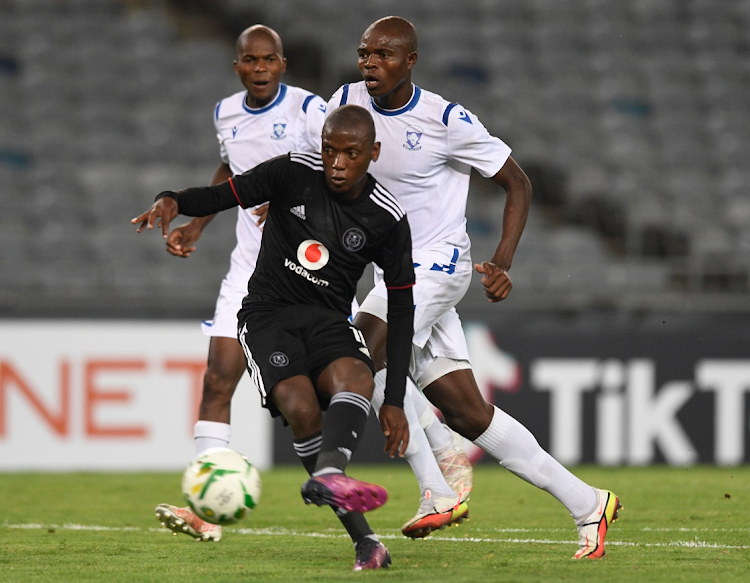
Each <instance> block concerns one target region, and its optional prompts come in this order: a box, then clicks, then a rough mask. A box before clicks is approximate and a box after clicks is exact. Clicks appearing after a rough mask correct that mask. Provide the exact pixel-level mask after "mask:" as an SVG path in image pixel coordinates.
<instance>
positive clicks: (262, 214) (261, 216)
mask: <svg viewBox="0 0 750 583" xmlns="http://www.w3.org/2000/svg"><path fill="white" fill-rule="evenodd" d="M250 214H252V215H255V216H256V217H258V220H257V221H255V224H256V225H258V226H259V227H260V230H261V231H262V230H263V227H262V226H261V225H263V223H265V222H266V219H267V218H268V203H267V202H264V203H263V204H262V205H260V206H259V207H258V208H256V209H253V210H252V211H251V212H250Z"/></svg>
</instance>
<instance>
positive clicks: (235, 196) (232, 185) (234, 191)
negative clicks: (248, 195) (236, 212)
mask: <svg viewBox="0 0 750 583" xmlns="http://www.w3.org/2000/svg"><path fill="white" fill-rule="evenodd" d="M229 186H231V187H232V192H233V193H234V198H236V199H237V202H238V203H239V205H240V206H241V207H242V208H245V205H244V204H242V201H241V200H240V197H239V196H237V191H236V190H235V189H234V182H232V179H231V178H229Z"/></svg>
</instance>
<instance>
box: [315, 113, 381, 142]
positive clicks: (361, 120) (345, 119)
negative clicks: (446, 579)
mask: <svg viewBox="0 0 750 583" xmlns="http://www.w3.org/2000/svg"><path fill="white" fill-rule="evenodd" d="M336 130H353V131H355V132H357V133H358V134H359V135H360V137H361V138H362V139H363V140H367V141H368V142H369V143H370V144H374V143H375V122H374V121H373V120H372V116H371V115H370V112H369V111H367V110H366V109H365V108H364V107H360V106H359V105H352V104H348V105H342V106H341V107H339V108H338V109H336V110H335V111H334V112H333V113H332V114H331V115H329V116H328V119H326V122H325V124H324V125H323V131H324V132H325V131H336Z"/></svg>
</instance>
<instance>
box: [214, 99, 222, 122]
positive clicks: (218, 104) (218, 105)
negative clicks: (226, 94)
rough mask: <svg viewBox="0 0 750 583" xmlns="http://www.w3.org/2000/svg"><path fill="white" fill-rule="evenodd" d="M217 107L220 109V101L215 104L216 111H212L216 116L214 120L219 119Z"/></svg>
mask: <svg viewBox="0 0 750 583" xmlns="http://www.w3.org/2000/svg"><path fill="white" fill-rule="evenodd" d="M219 109H221V101H219V103H217V104H216V111H215V112H214V116H216V121H219Z"/></svg>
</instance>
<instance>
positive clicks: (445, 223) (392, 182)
mask: <svg viewBox="0 0 750 583" xmlns="http://www.w3.org/2000/svg"><path fill="white" fill-rule="evenodd" d="M347 103H351V104H354V105H360V106H362V107H364V108H365V109H367V110H368V111H369V112H370V113H371V114H372V117H373V119H374V120H375V133H376V139H377V141H379V142H380V144H381V146H380V158H379V159H378V160H377V161H376V162H372V163H371V164H370V173H371V174H372V175H373V176H374V177H375V178H376V179H377V180H378V181H379V182H380V183H381V184H383V186H385V187H386V188H387V189H388V191H390V192H391V193H392V194H393V195H394V196H395V197H396V198H397V199H398V202H399V203H400V204H401V206H402V207H403V208H404V210H405V211H406V214H407V216H408V217H409V225H410V227H411V236H412V247H413V249H423V248H426V247H429V246H431V245H433V244H435V243H438V242H447V243H451V244H454V245H458V246H460V247H465V248H467V249H468V245H469V242H468V235H467V234H466V216H465V215H466V199H467V197H468V194H469V177H470V173H471V168H472V167H473V168H475V169H476V170H477V171H478V172H480V173H481V174H482V175H483V176H485V177H491V176H494V175H495V174H497V172H498V171H499V170H500V169H501V168H502V167H503V165H504V164H505V162H506V160H507V159H508V157H509V156H510V148H509V147H508V146H507V145H506V144H505V143H504V142H502V141H501V140H500V139H498V138H496V137H494V136H492V135H490V133H489V132H488V131H487V129H486V128H485V127H484V126H483V125H482V123H481V122H480V121H479V119H477V117H476V116H475V115H474V114H472V113H471V112H470V111H468V110H467V109H464V108H463V107H462V106H461V105H459V104H457V103H450V102H448V101H446V100H445V99H443V98H442V97H440V96H439V95H437V94H436V93H432V92H430V91H425V90H423V89H420V88H419V87H417V86H416V85H414V90H413V94H412V97H411V99H410V100H409V102H408V103H407V104H406V105H404V106H403V107H401V108H399V109H396V110H385V109H382V108H380V107H378V106H377V105H375V103H374V102H373V100H372V98H371V97H370V95H369V94H368V93H367V89H366V87H365V83H364V81H360V82H359V83H351V84H349V85H344V86H342V87H340V88H339V90H338V91H336V93H334V95H333V97H332V98H331V100H330V101H329V102H328V113H329V114H330V112H332V111H333V110H334V109H336V108H337V107H339V106H341V105H345V104H347Z"/></svg>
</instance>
